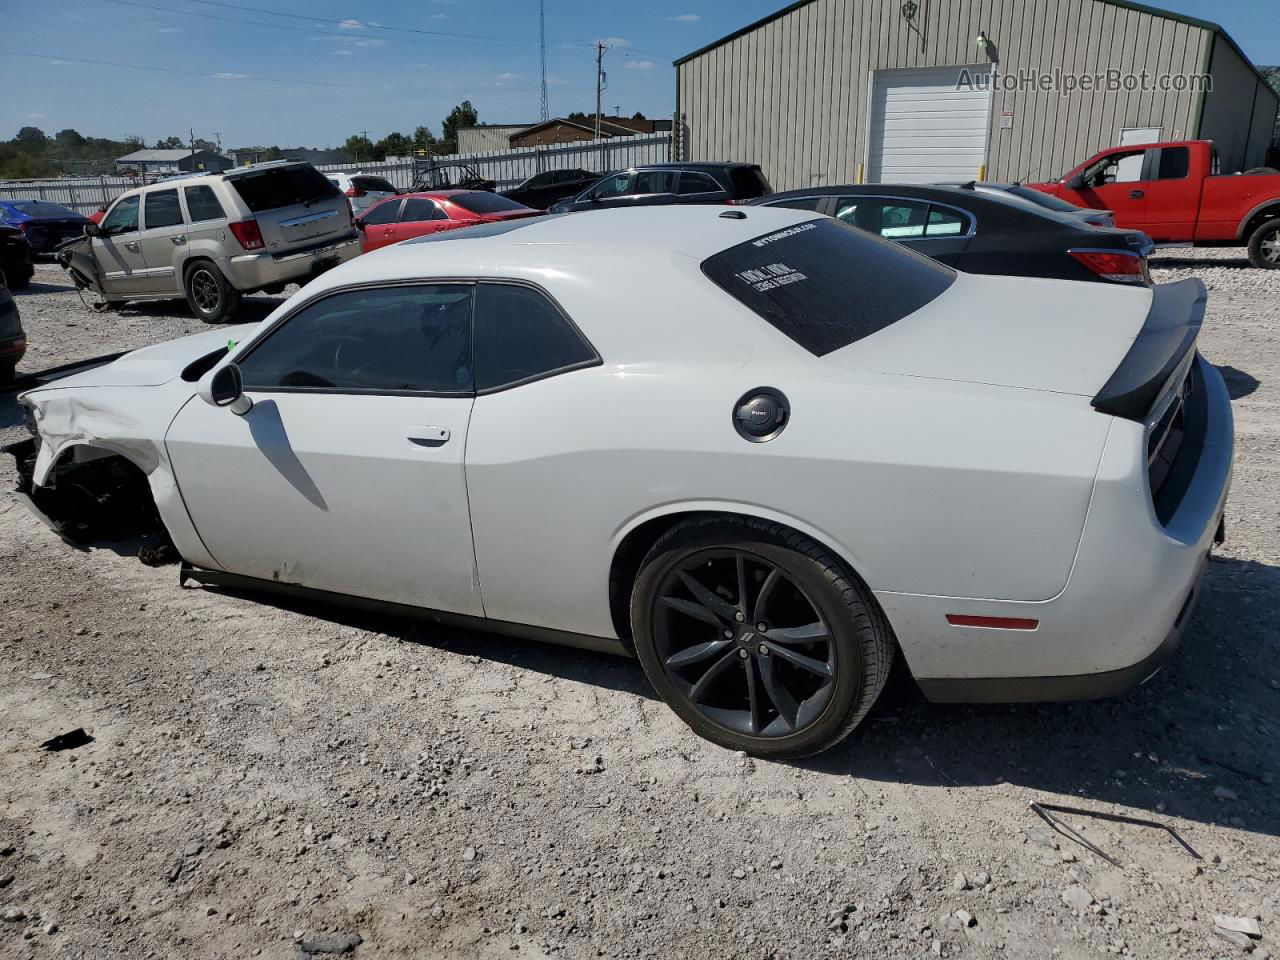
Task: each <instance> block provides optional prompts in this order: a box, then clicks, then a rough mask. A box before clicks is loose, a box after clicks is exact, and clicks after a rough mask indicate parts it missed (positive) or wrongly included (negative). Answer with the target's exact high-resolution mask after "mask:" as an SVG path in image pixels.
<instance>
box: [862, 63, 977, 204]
mask: <svg viewBox="0 0 1280 960" xmlns="http://www.w3.org/2000/svg"><path fill="white" fill-rule="evenodd" d="M962 70H968V71H969V75H970V77H972V78H973V80H974V81H975V83H974V84H973V85H972V86H970V85H968V84H966V85H965V86H964V87H963V88H962V89H959V90H957V89H956V87H957V84H958V83H959V81H960V79H961V71H962ZM989 72H990V67H930V68H927V69H922V70H878V71H876V74H875V78H874V80H873V83H872V93H871V126H870V131H869V134H870V136H869V147H868V150H867V180H868V181H869V182H871V183H937V182H939V181H945V180H952V181H955V180H973V179H975V178H976V177H977V176H978V175H979V168H980V167H981V166H982V165H983V164H984V163H986V162H987V127H988V124H989V123H990V118H991V90H990V88H986V89H982V88H980V85H979V83H978V82H977V81H978V80H979V78H981V81H982V83H984V84H985V82H986V78H987V75H988V74H989Z"/></svg>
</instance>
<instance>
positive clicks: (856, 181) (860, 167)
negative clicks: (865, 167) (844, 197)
mask: <svg viewBox="0 0 1280 960" xmlns="http://www.w3.org/2000/svg"><path fill="white" fill-rule="evenodd" d="M853 182H854V183H862V182H863V180H862V164H858V173H857V176H856V178H855V179H854V181H853Z"/></svg>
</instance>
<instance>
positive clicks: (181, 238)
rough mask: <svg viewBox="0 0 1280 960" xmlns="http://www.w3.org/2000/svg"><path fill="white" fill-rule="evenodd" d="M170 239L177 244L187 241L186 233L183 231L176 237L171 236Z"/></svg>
mask: <svg viewBox="0 0 1280 960" xmlns="http://www.w3.org/2000/svg"><path fill="white" fill-rule="evenodd" d="M169 239H170V240H172V241H173V242H174V244H175V245H180V244H184V243H186V242H187V238H186V235H185V234H181V233H180V234H178V235H177V236H176V237H170V238H169Z"/></svg>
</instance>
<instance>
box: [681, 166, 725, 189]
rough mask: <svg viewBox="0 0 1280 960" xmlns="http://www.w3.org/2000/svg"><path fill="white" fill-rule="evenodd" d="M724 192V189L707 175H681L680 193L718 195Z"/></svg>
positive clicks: (684, 173) (686, 173)
mask: <svg viewBox="0 0 1280 960" xmlns="http://www.w3.org/2000/svg"><path fill="white" fill-rule="evenodd" d="M722 190H724V187H722V186H720V184H718V183H716V182H715V180H713V179H712V178H711V177H709V176H708V175H707V174H705V173H690V172H689V171H687V170H686V171H684V172H683V173H681V174H680V191H679V192H680V193H681V194H686V193H717V192H720V191H722Z"/></svg>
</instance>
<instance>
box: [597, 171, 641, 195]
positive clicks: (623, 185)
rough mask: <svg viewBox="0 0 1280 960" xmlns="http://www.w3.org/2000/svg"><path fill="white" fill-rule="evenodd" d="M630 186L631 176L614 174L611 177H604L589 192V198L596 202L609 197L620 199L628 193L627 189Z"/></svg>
mask: <svg viewBox="0 0 1280 960" xmlns="http://www.w3.org/2000/svg"><path fill="white" fill-rule="evenodd" d="M630 185H631V174H629V173H616V174H614V175H613V176H612V177H605V178H604V179H603V180H601V181H600V182H599V183H597V184H596V185H595V187H593V188H592V190H591V196H592V197H594V198H595V199H596V200H604V199H607V198H609V197H620V196H622V194H624V193H629V192H630V191H629V190H628V189H627V188H628V187H629V186H630Z"/></svg>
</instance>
